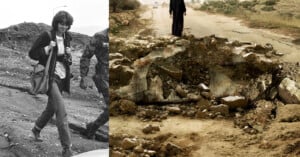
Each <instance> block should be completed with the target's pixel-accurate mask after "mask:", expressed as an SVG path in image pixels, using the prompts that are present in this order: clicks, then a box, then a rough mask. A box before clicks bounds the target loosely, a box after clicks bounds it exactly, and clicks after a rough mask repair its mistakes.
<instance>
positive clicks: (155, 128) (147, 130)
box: [142, 124, 160, 134]
mask: <svg viewBox="0 0 300 157" xmlns="http://www.w3.org/2000/svg"><path fill="white" fill-rule="evenodd" d="M142 131H143V133H144V134H152V133H155V132H157V131H160V129H159V126H152V125H151V124H148V125H147V126H145V127H144V128H143V130H142Z"/></svg>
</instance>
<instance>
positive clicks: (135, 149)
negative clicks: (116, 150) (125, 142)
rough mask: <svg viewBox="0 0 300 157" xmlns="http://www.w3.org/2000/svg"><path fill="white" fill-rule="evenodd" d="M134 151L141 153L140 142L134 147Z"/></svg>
mask: <svg viewBox="0 0 300 157" xmlns="http://www.w3.org/2000/svg"><path fill="white" fill-rule="evenodd" d="M133 150H134V152H137V153H143V152H144V148H143V146H142V144H139V145H138V146H136V147H134V149H133Z"/></svg>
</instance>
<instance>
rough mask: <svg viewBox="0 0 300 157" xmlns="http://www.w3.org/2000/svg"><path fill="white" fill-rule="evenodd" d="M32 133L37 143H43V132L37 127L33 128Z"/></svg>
mask: <svg viewBox="0 0 300 157" xmlns="http://www.w3.org/2000/svg"><path fill="white" fill-rule="evenodd" d="M31 132H32V134H33V137H34V139H35V141H37V142H42V141H43V140H42V139H41V135H40V132H41V130H38V129H37V128H36V127H33V128H32V129H31Z"/></svg>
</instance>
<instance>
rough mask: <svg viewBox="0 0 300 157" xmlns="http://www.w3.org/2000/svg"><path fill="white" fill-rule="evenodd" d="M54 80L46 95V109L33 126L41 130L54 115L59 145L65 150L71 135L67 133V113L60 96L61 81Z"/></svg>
mask: <svg viewBox="0 0 300 157" xmlns="http://www.w3.org/2000/svg"><path fill="white" fill-rule="evenodd" d="M55 80H56V81H53V82H52V84H51V88H50V91H49V93H48V103H47V106H46V109H45V110H44V111H43V113H42V114H41V116H40V117H39V118H38V119H37V121H36V123H35V126H36V127H37V128H38V129H40V130H41V129H43V128H44V127H45V126H46V124H47V123H48V122H49V120H50V119H51V118H52V117H53V115H54V114H55V116H56V126H57V129H58V134H59V138H60V142H61V145H62V147H63V148H64V149H67V148H70V147H71V135H70V131H69V125H68V119H67V112H66V109H65V105H64V101H63V98H62V95H61V90H60V88H59V85H60V84H61V82H60V81H61V80H60V79H55Z"/></svg>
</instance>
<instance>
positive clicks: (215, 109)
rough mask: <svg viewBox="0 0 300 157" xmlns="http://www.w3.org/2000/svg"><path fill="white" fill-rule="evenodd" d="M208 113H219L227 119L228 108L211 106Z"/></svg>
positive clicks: (221, 105)
mask: <svg viewBox="0 0 300 157" xmlns="http://www.w3.org/2000/svg"><path fill="white" fill-rule="evenodd" d="M209 109H210V111H213V113H215V114H216V113H218V112H219V113H220V114H221V115H223V116H225V117H227V116H229V107H228V106H227V105H224V104H220V105H213V106H210V108H209Z"/></svg>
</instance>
